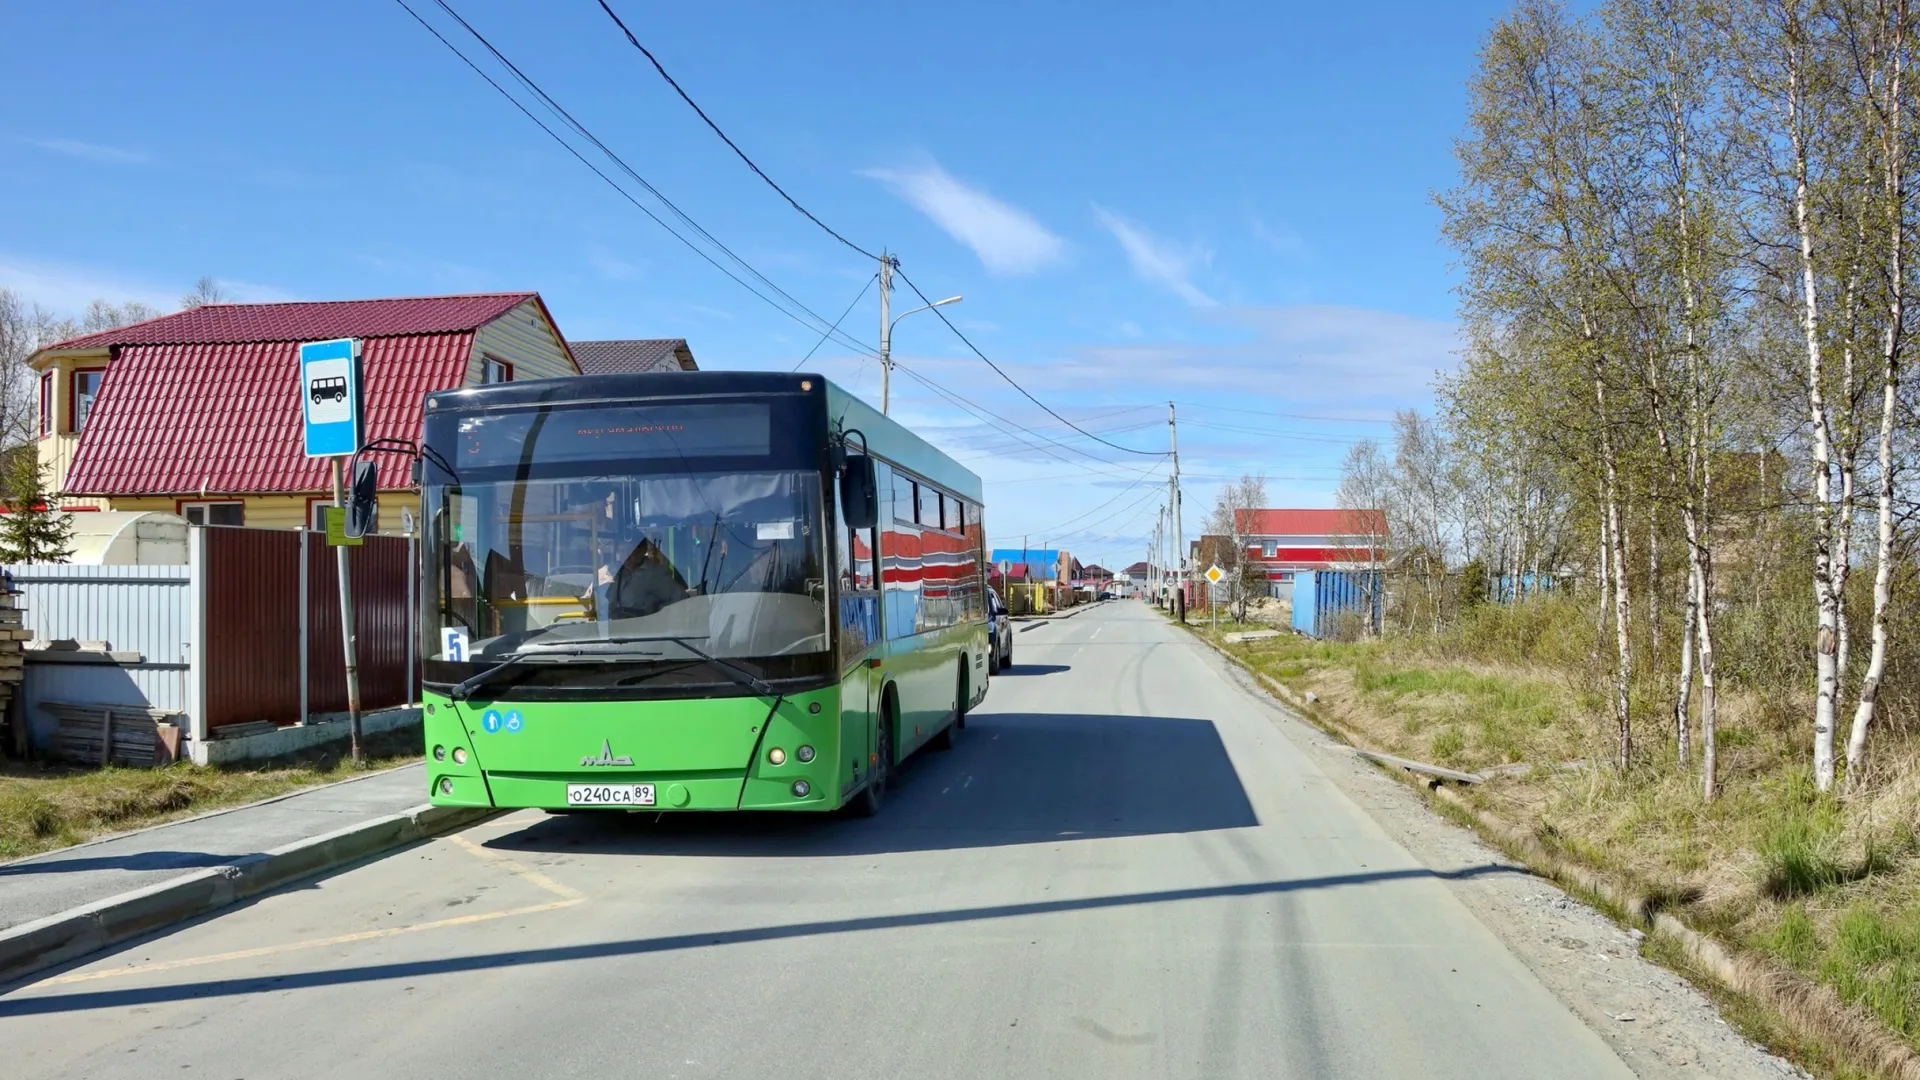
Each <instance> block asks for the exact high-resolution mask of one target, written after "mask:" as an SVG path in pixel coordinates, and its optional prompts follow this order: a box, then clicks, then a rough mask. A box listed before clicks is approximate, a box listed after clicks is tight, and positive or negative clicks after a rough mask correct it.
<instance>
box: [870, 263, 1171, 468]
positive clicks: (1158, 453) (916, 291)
mask: <svg viewBox="0 0 1920 1080" xmlns="http://www.w3.org/2000/svg"><path fill="white" fill-rule="evenodd" d="M894 274H895V275H897V276H898V277H899V278H900V280H901V281H904V282H906V283H907V288H909V289H912V290H913V295H915V296H918V297H919V298H920V302H921V303H923V304H925V305H927V306H928V307H929V308H930V309H931V310H932V311H933V313H934V314H935V315H938V316H940V321H941V322H943V323H946V324H947V329H949V330H951V331H953V336H954V337H957V338H959V339H960V343H961V344H963V345H965V346H966V347H967V348H968V349H969V350H971V351H972V352H973V355H975V356H977V357H979V358H980V359H981V360H982V361H983V362H984V363H985V364H986V365H987V366H988V367H990V368H992V369H993V370H994V373H995V374H996V375H999V376H1000V377H1001V378H1002V379H1005V380H1006V381H1007V385H1008V386H1011V387H1013V388H1014V389H1015V390H1018V391H1020V393H1021V395H1022V396H1023V397H1025V398H1026V399H1027V400H1028V401H1031V402H1033V403H1034V404H1035V405H1038V406H1040V408H1041V409H1043V410H1045V412H1046V413H1047V415H1048V416H1051V417H1053V418H1054V419H1055V420H1058V421H1060V422H1061V423H1063V424H1065V425H1067V426H1068V427H1070V428H1072V429H1073V430H1075V431H1077V432H1079V433H1080V434H1082V435H1085V436H1086V437H1087V438H1089V439H1092V440H1093V441H1094V442H1097V443H1100V444H1102V445H1104V446H1111V447H1113V448H1114V449H1115V450H1124V451H1126V452H1127V453H1129V454H1139V455H1141V456H1143V457H1166V456H1167V455H1168V454H1169V453H1170V451H1167V450H1135V449H1134V448H1133V447H1131V446H1121V445H1120V444H1119V443H1117V442H1110V441H1108V440H1106V439H1103V438H1101V437H1100V436H1098V435H1095V434H1094V433H1093V432H1091V431H1088V430H1086V429H1085V428H1083V427H1081V426H1080V425H1079V424H1076V423H1074V422H1073V421H1071V420H1069V419H1067V418H1066V417H1064V416H1061V415H1060V414H1059V413H1057V412H1054V411H1053V409H1052V407H1051V406H1049V405H1048V404H1047V403H1046V402H1044V401H1041V400H1040V399H1039V398H1037V397H1034V396H1033V395H1032V394H1031V393H1028V391H1027V388H1026V387H1024V386H1021V385H1020V384H1019V383H1017V382H1015V381H1013V376H1011V375H1009V374H1007V373H1006V372H1005V371H1002V370H1001V369H1000V365H999V364H996V363H994V362H993V361H992V360H990V359H988V357H987V354H986V353H983V352H981V351H980V347H979V346H978V345H975V344H974V343H973V341H972V339H971V338H968V337H967V335H965V334H963V333H961V332H960V328H959V327H957V326H955V325H953V320H951V319H949V318H947V313H946V312H944V311H941V310H940V309H939V308H938V307H935V306H934V303H933V301H932V300H929V299H927V294H926V293H923V292H921V291H920V286H918V285H915V284H914V283H913V279H912V278H910V277H908V276H907V275H906V274H904V273H901V272H900V271H899V270H897V269H896V270H895V271H894Z"/></svg>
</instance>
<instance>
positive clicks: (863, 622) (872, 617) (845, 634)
mask: <svg viewBox="0 0 1920 1080" xmlns="http://www.w3.org/2000/svg"><path fill="white" fill-rule="evenodd" d="M838 486H839V485H838V483H837V482H836V484H835V487H836V490H835V492H834V500H833V505H834V512H835V515H836V517H837V516H838V514H839V511H840V507H841V505H842V504H841V502H840V499H839V491H838V490H837V488H838ZM834 540H835V544H834V547H835V548H836V551H835V556H834V557H835V561H836V563H837V566H836V567H835V574H834V583H835V591H834V603H835V604H836V605H838V607H839V611H838V612H837V613H836V614H837V616H838V622H839V625H838V626H837V627H835V631H836V633H837V635H838V638H839V648H838V651H837V656H838V659H839V663H840V672H841V675H840V739H839V745H840V749H841V757H842V759H843V760H845V761H847V762H848V764H849V765H850V766H851V768H850V770H849V771H848V772H847V773H845V774H843V775H842V776H841V794H843V795H844V794H846V793H847V792H848V791H851V790H852V789H853V788H854V787H857V786H858V785H859V784H861V783H862V782H864V781H865V780H866V778H867V773H868V771H869V770H870V769H871V768H872V765H871V762H872V760H873V754H874V752H875V750H876V742H875V729H874V720H873V718H874V713H875V711H876V710H877V709H878V708H879V704H880V698H879V694H878V692H877V687H878V685H879V680H880V679H881V677H882V671H881V670H880V669H879V668H876V667H872V666H870V665H869V664H868V661H869V660H870V659H874V658H877V657H879V656H881V655H882V654H883V653H884V652H885V651H886V638H885V636H884V633H883V630H882V625H881V614H880V606H881V605H880V581H879V576H878V575H879V571H878V566H877V562H876V559H875V554H876V552H875V549H874V534H873V530H871V529H859V530H855V529H849V528H846V527H845V526H844V525H841V527H839V528H836V529H835V530H834Z"/></svg>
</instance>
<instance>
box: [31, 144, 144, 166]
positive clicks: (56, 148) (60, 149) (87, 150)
mask: <svg viewBox="0 0 1920 1080" xmlns="http://www.w3.org/2000/svg"><path fill="white" fill-rule="evenodd" d="M27 141H28V142H30V143H32V144H33V145H35V146H37V147H39V148H40V149H42V150H51V151H53V152H54V153H56V154H65V155H67V156H68V157H77V158H84V159H86V160H88V161H98V162H101V163H103V164H109V165H137V164H139V163H141V162H143V161H146V160H147V155H145V154H142V153H139V152H137V151H133V150H122V149H120V148H119V147H117V146H101V145H100V144H98V143H90V142H81V141H80V140H79V139H28V140H27Z"/></svg>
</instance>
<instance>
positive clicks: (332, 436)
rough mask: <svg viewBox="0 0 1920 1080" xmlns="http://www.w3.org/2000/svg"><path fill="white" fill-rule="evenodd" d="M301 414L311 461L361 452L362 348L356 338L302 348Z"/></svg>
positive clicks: (302, 346) (339, 339) (313, 344)
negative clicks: (317, 458) (359, 450)
mask: <svg viewBox="0 0 1920 1080" xmlns="http://www.w3.org/2000/svg"><path fill="white" fill-rule="evenodd" d="M300 413H301V417H302V424H301V428H302V435H303V441H304V444H305V446H306V451H307V456H308V457H338V456H342V455H346V454H351V453H353V452H354V451H355V450H358V449H360V434H361V433H360V424H361V415H360V414H361V410H360V345H359V343H358V342H356V341H354V340H353V339H352V338H335V339H334V340H332V341H309V342H306V343H304V344H302V345H301V346H300Z"/></svg>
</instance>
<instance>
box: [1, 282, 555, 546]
mask: <svg viewBox="0 0 1920 1080" xmlns="http://www.w3.org/2000/svg"><path fill="white" fill-rule="evenodd" d="M332 338H358V339H360V341H361V342H362V364H363V367H362V371H363V374H364V378H365V383H366V385H365V390H364V393H365V409H366V431H365V437H366V438H367V439H377V438H403V439H409V440H417V439H419V438H420V434H421V431H420V425H421V401H422V398H423V397H424V396H425V395H426V393H427V392H428V391H432V390H451V389H454V388H456V387H460V386H474V385H478V384H481V383H490V382H505V381H508V380H512V379H539V378H550V377H554V376H561V375H578V374H580V366H579V365H578V364H577V363H576V362H575V360H574V357H573V353H572V351H571V349H569V347H568V345H567V341H566V339H565V338H564V337H562V336H561V334H560V331H559V329H558V328H557V327H556V326H555V325H554V322H553V318H552V316H551V315H549V314H548V312H547V307H546V304H545V303H543V302H542V301H541V299H540V297H539V295H538V294H537V293H531V292H518V293H486V294H479V295H469V296H423V297H403V298H394V299H383V300H338V301H325V302H316V303H276V304H208V305H206V306H204V307H197V308H193V309H191V310H188V311H182V312H179V313H177V314H174V315H166V316H162V317H160V318H157V319H149V320H147V321H146V322H139V323H133V324H131V325H129V326H122V327H118V328H116V329H112V330H103V331H101V332H99V333H96V334H87V335H85V336H82V337H77V338H72V339H69V340H67V341H61V342H56V343H55V344H53V345H49V346H47V347H46V348H44V349H41V350H40V351H39V352H37V353H35V354H34V355H33V356H32V357H31V358H30V360H29V363H30V364H31V365H32V367H33V368H34V370H35V371H36V372H38V377H39V380H40V385H39V392H40V398H39V402H40V417H39V432H38V434H39V451H40V460H41V461H42V463H44V464H45V465H47V466H48V471H49V477H48V479H49V486H50V488H51V490H53V491H56V492H58V493H59V495H60V499H61V503H62V505H64V506H67V507H70V508H73V509H82V508H92V509H107V510H162V511H166V512H169V513H175V514H180V515H181V516H183V517H185V518H186V519H187V520H188V521H190V522H193V523H195V524H203V525H261V526H268V527H277V528H300V527H302V526H306V527H314V526H316V525H317V524H318V521H317V514H316V510H315V507H316V506H317V505H318V504H320V503H323V502H328V501H330V499H331V495H330V479H329V474H328V465H327V462H326V460H325V459H322V458H308V457H307V456H306V455H305V453H304V451H303V448H302V445H301V420H302V409H301V402H300V374H299V346H300V343H301V342H305V341H325V340H328V339H332ZM380 465H381V471H380V486H381V489H382V496H381V500H380V501H381V520H380V525H381V529H382V531H385V532H398V531H399V525H400V513H399V511H400V508H401V507H407V508H410V509H411V510H413V511H414V513H415V514H416V515H417V514H418V512H419V499H418V496H417V494H415V493H414V492H413V491H412V482H411V480H410V478H409V476H408V469H407V468H406V465H405V462H404V461H403V459H401V458H397V457H388V458H385V459H383V460H382V461H381V462H380ZM389 493H391V494H389Z"/></svg>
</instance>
